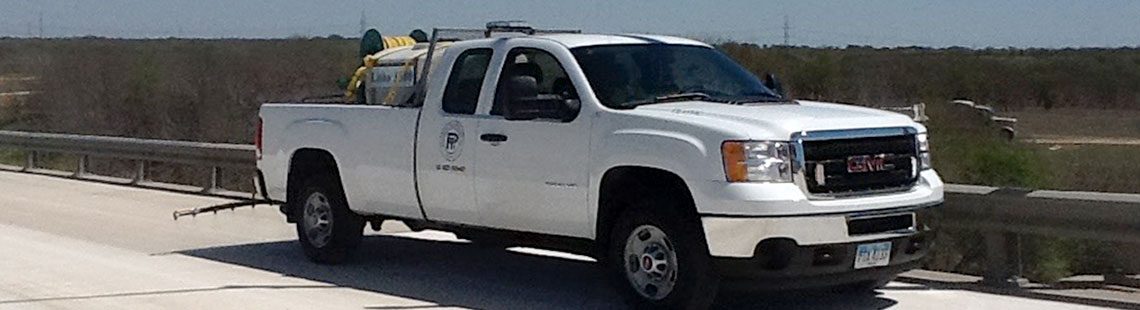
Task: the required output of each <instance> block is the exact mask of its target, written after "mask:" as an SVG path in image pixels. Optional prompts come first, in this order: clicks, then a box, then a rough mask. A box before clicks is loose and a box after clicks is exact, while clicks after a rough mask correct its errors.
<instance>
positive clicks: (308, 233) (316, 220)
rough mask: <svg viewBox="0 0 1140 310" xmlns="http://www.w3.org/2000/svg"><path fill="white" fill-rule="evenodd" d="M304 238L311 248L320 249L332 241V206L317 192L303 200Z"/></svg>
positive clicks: (326, 198)
mask: <svg viewBox="0 0 1140 310" xmlns="http://www.w3.org/2000/svg"><path fill="white" fill-rule="evenodd" d="M304 210H305V211H304V212H305V215H304V223H305V224H304V227H302V228H304V232H305V238H306V239H308V240H309V244H311V245H312V246H313V247H316V248H321V247H324V246H325V245H328V244H329V241H330V240H332V225H333V222H332V205H330V204H329V199H328V197H325V195H324V194H321V193H319V192H317V193H312V194H310V195H309V198H308V199H305V208H304Z"/></svg>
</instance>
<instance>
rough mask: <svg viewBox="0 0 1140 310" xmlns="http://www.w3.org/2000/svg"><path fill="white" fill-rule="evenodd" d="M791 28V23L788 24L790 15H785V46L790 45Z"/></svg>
mask: <svg viewBox="0 0 1140 310" xmlns="http://www.w3.org/2000/svg"><path fill="white" fill-rule="evenodd" d="M791 29H792V27H791V26H789V24H788V16H787V15H784V46H788V38H789V35H788V30H791Z"/></svg>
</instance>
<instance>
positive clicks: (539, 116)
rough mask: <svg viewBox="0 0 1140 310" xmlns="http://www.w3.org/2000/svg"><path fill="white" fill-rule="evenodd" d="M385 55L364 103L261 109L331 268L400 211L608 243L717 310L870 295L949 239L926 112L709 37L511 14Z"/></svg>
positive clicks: (414, 218) (263, 147)
mask: <svg viewBox="0 0 1140 310" xmlns="http://www.w3.org/2000/svg"><path fill="white" fill-rule="evenodd" d="M448 31H452V32H456V33H464V34H473V33H475V34H479V38H476V39H468V40H458V39H455V38H448V37H447V36H446V33H447V32H448ZM364 62H365V63H366V67H364V69H366V70H365V71H361V72H366V73H367V74H368V75H367V76H366V77H365V78H363V79H361V81H360V83H362V85H352V86H349V88H354V87H356V86H359V88H360V89H362V90H363V93H362V94H358V95H359V96H361V97H360V98H361V99H360V100H350V101H351V102H352V103H333V104H329V103H321V104H317V103H280V104H265V105H263V106H262V107H261V112H260V117H261V125H260V128H259V129H258V137H257V143H256V144H257V149H258V164H257V167H258V170H259V171H258V180H257V182H258V183H259V187H260V189H259V191H260V192H261V195H263V196H264V197H265V198H266V199H271V200H275V201H282V202H284V203H283V204H282V206H281V211H282V212H283V213H284V215H285V217H286V219H287V220H288V221H289V222H291V223H296V229H297V234H298V237H299V241H300V242H299V243H300V245H301V248H302V249H303V250H304V253H305V254H306V255H307V256H308V257H309V258H310V259H311V260H313V261H315V262H318V263H337V262H341V261H343V260H345V259H346V258H348V257H349V256H350V254H351V253H352V251H353V249H354V248H356V247H357V246H358V245H359V244H360V242H361V238H362V234H363V230H364V228H365V226H366V225H367V224H371V225H372V227H373V229H379V227H380V225H379V224H380V223H382V222H383V221H385V220H399V221H402V222H404V223H405V224H407V225H408V226H409V227H410V228H412V229H413V230H421V229H435V230H443V231H450V232H454V233H456V235H457V236H459V237H460V238H466V239H470V240H472V241H473V242H474V243H485V244H492V245H527V246H533V247H543V248H551V249H557V250H563V251H571V252H576V253H583V254H587V255H591V256H592V257H594V258H596V259H597V260H598V262H599V266H602V267H604V268H603V269H602V270H605V272H606V273H607V275H608V276H609V277H610V278H612V280H613V283H615V289H618V290H620V291H621V292H622V293H623V295H624V296H626V297H627V298H628V300H629V301H630V302H632V304H633V305H635V306H637V307H653V308H701V307H706V306H708V305H709V304H710V303H711V302H712V300H713V298H714V296H715V295H716V293H717V291H718V288H729V287H733V288H744V289H749V288H755V289H786V288H804V287H835V288H842V289H854V290H864V291H870V290H873V289H874V288H876V287H878V286H880V285H883V284H885V283H886V282H887V281H890V280H891V279H893V278H894V277H895V276H896V275H897V274H898V273H900V272H903V271H905V270H908V269H911V268H915V267H916V265H917V264H918V263H919V259H920V258H922V257H923V256H924V255H925V254H926V253H927V251H928V249H929V247H930V242H931V236H930V235H929V234H930V232H931V230H930V228H929V227H928V226H927V225H926V223H927V221H926V219H927V217H926V212H927V211H928V210H930V209H933V208H934V207H937V206H939V205H940V204H941V203H942V199H943V192H942V191H943V183H942V181H941V179H940V178H939V176H938V174H937V173H935V171H934V170H932V169H931V165H930V153H929V145H928V142H927V134H926V128H925V127H924V126H922V125H920V124H918V123H915V122H914V121H912V120H911V119H910V118H908V117H906V116H904V115H901V114H896V113H892V112H886V111H880V110H875V109H870V108H863V107H857V106H852V105H843V104H831V103H821V102H812V101H805V100H794V99H790V98H788V97H786V96H785V95H784V94H783V91H782V90H781V89H780V87H779V83H778V82H777V81H776V80H775V79H774V78H772V77H771V76H769V77H767V78H764V79H761V78H758V77H756V76H755V75H754V74H752V73H750V72H749V71H748V70H746V69H744V68H743V67H741V66H740V65H738V64H737V63H735V62H734V61H733V60H732V59H730V58H729V57H727V56H726V55H724V54H722V53H721V52H719V51H718V50H716V49H715V48H713V47H711V46H709V45H707V44H704V43H701V42H697V41H693V40H688V39H682V38H676V37H667V36H657V35H599V34H581V33H576V32H574V31H541V30H535V29H532V28H529V27H527V26H524V25H518V24H514V23H510V24H499V23H491V24H488V28H487V29H471V30H462V29H436V30H434V31H433V32H432V35H431V37H430V39H429V40H426V42H415V43H414V44H410V45H405V46H397V47H389V48H387V49H383V50H381V51H379V52H376V53H375V54H371V55H368V56H367V57H366V58H365V61H364ZM388 250H390V251H399V250H400V249H388ZM425 263H430V262H425Z"/></svg>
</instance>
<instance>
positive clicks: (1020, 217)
mask: <svg viewBox="0 0 1140 310" xmlns="http://www.w3.org/2000/svg"><path fill="white" fill-rule="evenodd" d="M0 148H15V149H22V150H25V151H28V157H27V161H26V163H25V165H24V167H23V170H24V171H30V170H33V169H36V162H35V160H36V155H37V154H38V153H45V152H47V153H64V154H76V155H80V156H79V160H78V162H77V164H76V168H75V170H74V173H73V175H72V176H73V177H76V178H83V177H84V175H85V174H86V164H87V157H88V156H98V157H108V158H117V159H127V160H134V161H136V163H137V170H136V172H135V177H134V179H133V180H132V181H131V184H133V185H138V183H139V182H142V181H145V180H146V165H147V162H169V163H181V164H189V165H195V166H203V167H209V168H210V169H211V171H212V173H211V174H210V179H209V180H208V181H209V183H207V185H206V186H205V189H204V191H205V192H210V191H213V190H216V189H217V176H218V169H219V167H231V168H237V169H255V165H256V160H255V158H254V156H255V155H254V147H253V146H252V145H241V144H219V143H200V142H186V141H168V140H148V139H135V138H121V137H103V136H87V135H69V134H49V133H29V132H16V131H0ZM942 225H944V227H948V228H949V227H954V228H966V229H976V230H979V231H983V232H985V233H984V235H985V240H984V242H985V245H986V263H987V267H986V272H985V275H984V279H985V280H984V282H985V283H987V284H991V285H997V286H1008V285H1016V283H1017V280H1016V279H1017V278H1018V276H1019V275H1018V270H1017V269H1018V268H1016V258H1017V255H1014V254H1013V249H1015V248H1016V247H1017V245H1016V244H1014V242H1012V241H1013V240H1014V238H1015V237H1016V235H1017V234H1031V235H1043V236H1056V237H1066V238H1082V239H1091V240H1100V241H1112V242H1127V243H1137V244H1140V194H1118V193H1095V192H1073V191H1048V190H1039V191H1031V190H1021V189H1010V188H997V187H987V186H975V185H957V184H948V185H946V203H945V206H944V207H943V216H942ZM1136 264H1137V265H1138V266H1126V267H1129V268H1135V270H1132V271H1137V270H1140V263H1136ZM1119 278H1123V277H1120V276H1119V275H1116V274H1108V275H1106V279H1119Z"/></svg>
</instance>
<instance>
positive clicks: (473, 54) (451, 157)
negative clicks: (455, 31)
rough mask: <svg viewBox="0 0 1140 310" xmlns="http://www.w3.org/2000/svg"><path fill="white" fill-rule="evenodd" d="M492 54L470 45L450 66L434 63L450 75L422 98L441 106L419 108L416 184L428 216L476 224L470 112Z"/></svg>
mask: <svg viewBox="0 0 1140 310" xmlns="http://www.w3.org/2000/svg"><path fill="white" fill-rule="evenodd" d="M454 49H456V48H454V47H453V50H452V51H454ZM493 54H494V52H493V50H492V49H491V48H489V47H479V46H476V47H470V48H467V49H465V50H462V51H461V52H459V54H458V56H456V58H455V59H454V60H453V61H452V62H450V63H451V64H452V65H451V66H447V65H446V64H447V63H448V62H447V60H449V59H444V65H441V66H440V67H438V70H445V71H447V72H450V73H449V75H448V76H447V79H446V85H444V90H443V94H442V96H441V97H431V96H432V95H429V98H428V100H440V102H441V105H440V106H431V105H428V106H425V107H424V110H423V111H422V112H421V113H422V114H423V115H422V116H421V117H420V126H419V137H418V139H417V142H416V143H417V147H416V169H417V171H418V174H417V183H418V188H419V191H420V192H419V194H420V201H421V203H422V204H423V210H424V213H425V215H426V217H427V218H428V219H432V220H439V221H445V222H453V223H464V224H473V225H479V224H482V223H480V222H479V212H478V210H477V208H478V205H477V204H476V202H475V201H476V196H475V188H474V186H473V183H474V182H475V175H474V164H475V155H476V153H477V152H478V150H477V149H476V148H475V146H476V145H477V144H479V134H478V126H479V116H477V115H475V110H476V107H477V106H478V103H479V101H480V100H479V99H480V98H479V97H480V95H481V89H482V88H483V83H484V80H485V79H486V75H487V74H486V73H487V68H488V65H489V63H490V61H491V59H492V56H493ZM488 83H493V81H492V82H488ZM434 96H440V95H434ZM391 134H408V133H403V132H394V133H391ZM376 190H384V189H376Z"/></svg>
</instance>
